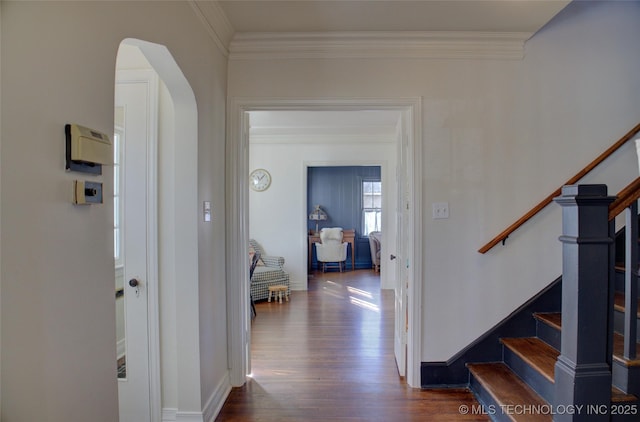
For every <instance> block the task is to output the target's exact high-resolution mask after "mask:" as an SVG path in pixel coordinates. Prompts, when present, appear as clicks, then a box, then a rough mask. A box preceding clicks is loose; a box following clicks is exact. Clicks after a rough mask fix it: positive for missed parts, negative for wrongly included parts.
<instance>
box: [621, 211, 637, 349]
mask: <svg viewBox="0 0 640 422" xmlns="http://www.w3.org/2000/svg"><path fill="white" fill-rule="evenodd" d="M625 222H626V239H625V248H626V249H625V268H626V269H625V275H624V282H625V299H624V301H625V314H624V351H623V354H624V357H625V359H629V360H633V359H635V358H636V348H637V345H636V342H637V337H636V336H637V331H636V330H637V321H638V317H637V315H638V202H637V201H635V202H633V203H632V204H631V205H629V206H628V207H627V209H626V210H625Z"/></svg>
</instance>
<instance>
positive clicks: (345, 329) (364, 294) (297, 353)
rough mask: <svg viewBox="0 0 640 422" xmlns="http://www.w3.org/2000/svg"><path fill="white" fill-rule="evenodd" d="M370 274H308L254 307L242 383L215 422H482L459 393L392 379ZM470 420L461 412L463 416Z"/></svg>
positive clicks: (388, 296)
mask: <svg viewBox="0 0 640 422" xmlns="http://www.w3.org/2000/svg"><path fill="white" fill-rule="evenodd" d="M379 286H380V280H379V276H378V275H377V274H375V273H374V272H373V271H371V270H358V271H348V272H345V273H336V272H333V273H326V274H322V273H321V272H319V273H315V274H314V276H312V277H310V278H309V291H308V292H299V291H294V292H293V293H292V295H291V301H290V302H284V303H282V304H279V303H275V302H272V303H267V302H259V303H257V304H256V308H257V317H256V318H255V319H254V321H253V324H252V331H251V333H252V377H251V378H249V379H248V380H247V383H246V384H245V385H244V386H243V387H239V388H234V389H233V390H232V391H231V394H230V395H229V398H228V399H227V401H226V402H225V404H224V406H223V408H222V410H221V411H220V414H219V415H218V417H217V419H216V421H385V422H387V421H388V422H396V421H487V420H489V419H488V418H487V417H486V416H482V415H471V414H466V415H465V414H463V413H461V411H460V408H461V406H463V407H464V406H467V407H466V408H465V409H471V408H472V406H478V402H477V401H476V400H475V399H474V398H473V396H472V394H471V393H470V392H469V391H467V390H465V389H456V390H420V389H412V388H410V387H408V386H407V384H406V383H405V382H404V379H403V378H401V377H399V376H398V371H397V368H396V363H395V359H394V355H393V322H394V316H393V313H394V303H393V291H391V290H380V288H379ZM469 413H471V412H469Z"/></svg>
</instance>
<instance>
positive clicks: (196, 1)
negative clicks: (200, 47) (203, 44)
mask: <svg viewBox="0 0 640 422" xmlns="http://www.w3.org/2000/svg"><path fill="white" fill-rule="evenodd" d="M188 1H189V5H190V6H191V8H192V9H193V11H194V12H195V14H196V16H198V18H199V19H200V21H201V22H202V24H203V25H204V27H205V29H206V30H207V32H208V33H209V36H210V37H211V39H212V40H213V41H214V42H215V43H216V45H217V46H218V48H219V49H220V51H221V52H222V54H224V55H225V57H228V56H229V45H230V44H231V39H232V38H233V34H234V33H235V30H234V29H233V25H231V22H229V19H228V18H227V15H225V13H224V11H223V10H222V8H221V7H220V4H219V3H218V2H217V1H212V0H188Z"/></svg>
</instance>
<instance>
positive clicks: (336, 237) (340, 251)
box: [316, 227, 349, 272]
mask: <svg viewBox="0 0 640 422" xmlns="http://www.w3.org/2000/svg"><path fill="white" fill-rule="evenodd" d="M347 246H349V243H347V242H343V241H342V228H341V227H331V228H328V227H327V228H324V229H322V230H320V243H316V256H317V259H318V263H322V272H325V271H326V269H327V266H330V265H335V264H337V265H338V267H339V268H340V272H342V270H343V268H346V262H347Z"/></svg>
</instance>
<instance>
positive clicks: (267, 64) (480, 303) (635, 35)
mask: <svg viewBox="0 0 640 422" xmlns="http://www.w3.org/2000/svg"><path fill="white" fill-rule="evenodd" d="M639 18H640V4H639V3H638V2H604V3H599V2H573V3H572V4H570V5H569V6H567V8H566V9H564V10H563V11H562V12H561V13H560V14H559V15H558V16H557V17H556V18H555V19H554V20H553V21H552V22H550V23H549V24H548V25H547V26H546V27H545V28H543V29H542V30H541V31H540V32H539V33H538V34H537V35H536V36H534V37H533V38H532V39H530V40H529V41H528V42H527V45H526V55H525V58H524V59H523V60H522V61H507V60H505V61H500V60H472V59H468V60H467V59H459V60H445V59H442V60H438V59H431V60H428V59H425V60H418V59H415V60H402V59H396V60H392V59H388V60H385V59H369V60H355V59H354V60H352V59H327V60H319V59H295V60H286V59H280V60H277V61H276V60H272V61H257V60H231V61H230V64H229V95H230V96H231V97H249V98H264V97H266V98H269V97H280V98H317V97H321V98H345V97H346V98H350V97H356V98H361V97H386V98H388V97H398V98H400V97H415V96H421V97H422V98H423V104H422V111H423V116H422V118H423V124H422V127H423V139H422V160H423V168H422V180H423V192H422V195H423V201H424V203H423V204H422V206H423V208H424V210H425V211H424V216H425V218H424V221H423V230H424V231H423V233H422V234H421V235H419V236H418V237H421V238H422V241H423V245H422V246H423V252H424V256H423V274H422V277H421V280H418V281H419V282H420V281H421V282H422V283H423V297H422V301H423V344H422V360H423V361H439V360H446V359H448V358H450V357H452V356H453V355H454V354H455V353H456V352H458V351H459V350H461V349H462V348H463V347H465V346H466V345H467V344H469V343H470V342H472V341H473V340H474V339H476V338H477V337H478V336H480V335H481V334H482V333H484V332H485V331H486V330H487V329H489V328H491V327H492V326H493V325H494V324H496V323H497V322H499V321H500V320H501V319H502V318H504V317H506V316H507V315H508V314H509V313H510V312H512V311H513V310H514V309H515V308H516V307H517V306H519V305H520V304H522V303H523V302H524V301H525V300H527V299H528V298H530V297H531V296H532V295H533V294H535V293H536V292H538V291H539V290H541V289H542V288H543V287H544V286H546V285H547V284H549V283H550V282H551V281H553V280H554V279H555V278H556V277H558V276H559V275H560V273H561V245H560V242H559V241H558V240H557V237H558V236H559V234H560V230H561V222H560V212H559V209H558V207H557V206H555V205H552V206H550V207H549V208H548V209H546V210H545V211H543V212H542V213H541V214H540V215H539V216H538V217H536V218H535V219H534V221H533V222H531V223H529V224H527V225H526V226H524V227H523V228H521V229H520V230H518V231H517V232H516V233H514V234H513V235H511V236H510V238H509V240H508V241H507V245H506V246H504V247H503V246H498V247H496V248H495V249H493V250H492V251H491V252H489V253H488V254H486V255H481V254H479V253H478V252H477V249H478V248H479V247H481V246H482V245H483V244H484V243H485V242H487V241H488V240H490V239H491V238H492V237H493V236H495V235H496V234H497V233H499V232H500V231H501V230H502V229H504V228H505V227H506V226H508V225H509V224H511V223H512V222H513V221H515V220H516V219H517V218H519V217H520V216H521V215H522V214H524V213H525V212H526V211H528V210H529V209H530V208H531V207H532V206H533V205H535V204H536V203H538V202H539V201H540V200H541V199H542V198H544V197H545V196H547V195H548V194H549V193H550V192H552V191H553V190H555V189H556V188H557V187H558V186H560V185H561V184H562V183H563V182H564V181H566V180H568V179H569V178H570V177H571V176H572V175H573V174H575V173H576V172H577V171H578V170H580V169H581V168H582V167H583V166H584V165H586V164H587V163H588V162H590V161H591V160H592V159H593V158H595V157H596V156H597V155H598V154H600V153H601V152H602V151H604V150H605V149H606V148H608V147H609V146H610V145H611V144H612V143H613V142H614V141H616V140H617V139H618V138H619V137H620V136H622V135H623V134H624V133H626V132H627V131H628V130H629V129H630V128H632V127H633V126H635V124H637V123H638V112H637V110H638V109H639V107H640V95H638V92H640V78H638V77H637V71H636V70H637V69H638V68H640V50H638V49H637V45H636V40H637V39H639V37H640V28H639V27H638V25H637V22H638V20H639ZM255 155H256V154H252V156H255ZM612 161H614V162H616V169H615V170H607V171H598V173H597V174H594V176H592V177H589V179H588V180H589V181H591V182H595V181H597V182H600V183H608V184H610V186H611V191H612V192H617V191H618V190H619V189H620V188H621V187H622V186H623V185H624V184H625V183H626V182H628V181H630V180H632V178H633V177H635V176H637V171H638V170H637V164H636V163H635V153H633V152H632V148H631V146H630V147H629V148H625V150H624V151H621V152H620V153H619V154H616V156H615V157H614V158H613V160H612ZM259 165H260V163H257V162H256V163H252V167H254V166H259ZM296 171H297V172H298V174H301V173H300V171H301V168H300V164H298V169H296ZM279 177H282V175H280V174H279V173H277V174H275V175H274V180H277V178H279ZM295 183H297V184H298V185H299V184H300V183H301V182H300V181H298V180H296V181H295ZM295 183H294V184H295ZM292 188H295V189H297V190H299V189H300V188H299V187H295V186H292ZM283 194H284V192H283ZM297 200H298V201H301V200H300V199H297ZM440 201H447V202H449V205H450V218H449V219H448V220H432V219H431V218H430V217H429V216H430V215H431V213H430V209H431V203H432V202H440ZM300 204H302V202H300ZM297 218H298V219H299V220H298V223H297V224H300V225H301V224H302V218H303V216H302V215H301V216H297ZM301 242H302V239H300V240H299V241H298V243H297V244H296V246H297V247H299V248H301V249H304V247H303V245H302V244H301ZM265 246H266V247H267V250H272V249H273V248H270V247H269V245H265Z"/></svg>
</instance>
